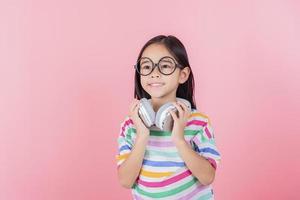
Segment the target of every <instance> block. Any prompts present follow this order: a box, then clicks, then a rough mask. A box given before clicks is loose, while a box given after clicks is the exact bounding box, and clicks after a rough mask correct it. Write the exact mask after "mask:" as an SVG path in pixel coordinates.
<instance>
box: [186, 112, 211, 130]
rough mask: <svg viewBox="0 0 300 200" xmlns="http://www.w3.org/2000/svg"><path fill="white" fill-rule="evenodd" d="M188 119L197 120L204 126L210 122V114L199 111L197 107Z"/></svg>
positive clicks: (196, 121)
mask: <svg viewBox="0 0 300 200" xmlns="http://www.w3.org/2000/svg"><path fill="white" fill-rule="evenodd" d="M188 121H190V122H195V123H197V124H199V125H202V126H205V125H206V124H207V123H209V124H210V119H209V117H208V115H206V114H205V113H204V112H202V111H199V110H197V109H192V110H191V114H190V116H189V118H188Z"/></svg>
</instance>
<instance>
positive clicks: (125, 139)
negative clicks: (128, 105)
mask: <svg viewBox="0 0 300 200" xmlns="http://www.w3.org/2000/svg"><path fill="white" fill-rule="evenodd" d="M135 133H136V132H135V129H134V128H133V122H132V120H131V119H130V117H128V116H126V118H125V120H124V121H123V122H122V123H121V126H120V132H119V136H118V141H117V143H118V152H117V155H116V162H117V167H119V166H120V165H121V164H122V163H123V162H124V161H125V160H126V159H127V157H128V156H129V154H130V153H131V149H132V147H133V144H134V139H135V135H136V134H135Z"/></svg>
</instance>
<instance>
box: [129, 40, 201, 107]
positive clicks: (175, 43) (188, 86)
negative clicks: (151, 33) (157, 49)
mask: <svg viewBox="0 0 300 200" xmlns="http://www.w3.org/2000/svg"><path fill="white" fill-rule="evenodd" d="M154 43H158V44H163V45H164V46H165V47H166V48H167V49H168V51H169V52H170V54H171V55H172V56H174V58H175V59H176V61H177V62H178V63H179V64H180V65H181V66H182V67H181V69H182V68H184V67H189V68H190V75H189V78H188V80H187V81H186V82H185V83H183V84H180V85H179V86H178V88H177V91H176V97H180V98H183V99H186V100H188V101H189V102H190V103H191V107H192V109H196V104H195V101H194V76H193V72H192V69H191V67H190V64H189V60H188V56H187V52H186V50H185V47H184V45H183V44H182V43H181V42H180V40H179V39H178V38H176V37H175V36H173V35H168V36H165V35H158V36H156V37H154V38H152V39H150V40H149V41H148V42H147V43H146V44H145V45H144V46H143V48H142V49H141V51H140V53H139V56H138V58H137V61H138V60H139V59H140V58H141V56H142V54H143V52H144V50H145V49H146V48H147V47H148V46H149V45H151V44H154ZM137 67H138V68H139V67H140V66H139V63H138V66H137ZM134 82H135V89H134V98H137V99H141V98H147V99H150V98H151V96H150V95H149V94H148V93H147V92H146V91H145V90H144V89H143V87H142V85H141V80H140V75H139V73H138V72H137V71H135V81H134Z"/></svg>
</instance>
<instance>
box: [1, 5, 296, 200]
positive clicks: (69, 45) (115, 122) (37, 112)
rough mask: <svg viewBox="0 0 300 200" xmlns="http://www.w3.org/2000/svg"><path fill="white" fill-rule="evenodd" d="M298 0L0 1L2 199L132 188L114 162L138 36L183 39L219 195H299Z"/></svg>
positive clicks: (71, 198) (229, 198) (120, 192)
mask: <svg viewBox="0 0 300 200" xmlns="http://www.w3.org/2000/svg"><path fill="white" fill-rule="evenodd" d="M299 24H300V3H299V1H296V0H252V1H240V0H229V1H228V0H227V1H225V0H224V1H196V0H195V1H174V0H172V1H140V0H135V1H105V2H104V1H99V0H94V1H92V0H86V1H78V0H77V1H74V0H72V1H71V0H56V1H53V0H51V1H50V0H49V1H38V0H35V1H33V0H27V1H21V0H20V1H18V0H4V1H3V0H2V1H1V2H0V93H1V97H0V199H1V200H53V199H55V200H83V199H89V200H96V199H130V191H129V190H126V189H123V188H122V187H121V186H120V185H119V183H118V181H117V174H116V162H115V154H116V152H117V136H118V134H119V128H120V123H121V121H122V120H123V119H124V117H125V115H126V114H127V113H128V109H129V103H130V102H131V101H132V99H133V85H134V82H133V77H134V71H133V67H132V65H133V64H134V62H135V60H136V58H137V54H138V52H139V50H140V48H141V47H142V45H143V44H144V43H145V42H146V41H147V40H149V39H150V38H151V37H153V36H156V35H158V34H167V35H168V34H173V35H175V36H177V37H178V38H179V39H181V40H182V42H183V43H184V45H185V46H186V49H187V51H188V55H189V59H190V64H191V67H192V69H193V72H194V76H195V80H196V100H197V101H196V102H197V106H198V109H199V110H200V111H202V112H203V113H206V114H207V115H208V116H209V117H210V119H211V121H212V124H213V126H214V129H215V135H216V143H217V145H218V147H219V150H220V152H221V156H222V162H221V165H220V168H219V169H218V171H217V175H216V179H215V182H214V183H213V184H214V188H215V196H216V199H218V200H235V199H243V200H252V199H272V200H273V199H299V198H300V192H299V189H298V187H299V180H298V178H300V174H299V171H300V170H299V169H300V144H299V141H300V136H299V133H300V120H299V114H300V108H299V103H300V90H299V89H300V88H299V86H300V76H299V74H300V69H299V67H300V53H299V52H300V39H299V38H300V37H299V35H300V27H299Z"/></svg>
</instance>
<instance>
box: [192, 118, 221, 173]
mask: <svg viewBox="0 0 300 200" xmlns="http://www.w3.org/2000/svg"><path fill="white" fill-rule="evenodd" d="M192 145H193V147H194V150H195V151H196V152H197V153H199V154H200V155H201V156H203V157H204V158H206V159H207V160H208V161H209V162H210V164H211V165H212V166H213V167H214V168H215V169H217V167H218V165H219V164H220V162H221V155H220V152H219V150H218V148H217V146H216V141H215V135H214V129H213V127H212V125H211V123H210V120H209V119H208V118H206V120H204V121H203V126H202V128H199V131H197V133H196V135H195V136H194V137H193V138H192Z"/></svg>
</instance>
